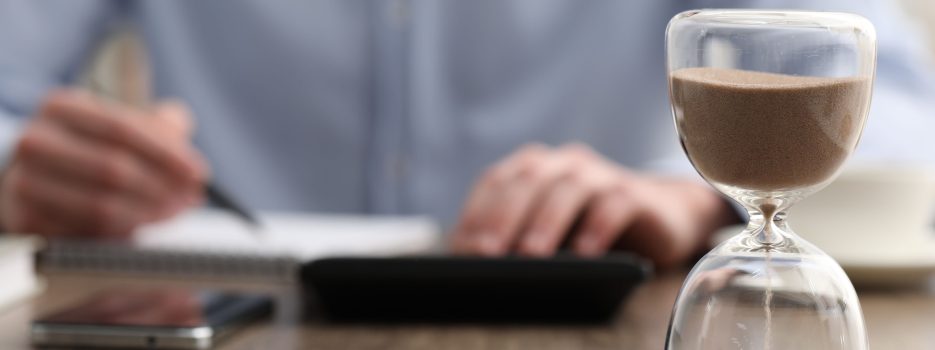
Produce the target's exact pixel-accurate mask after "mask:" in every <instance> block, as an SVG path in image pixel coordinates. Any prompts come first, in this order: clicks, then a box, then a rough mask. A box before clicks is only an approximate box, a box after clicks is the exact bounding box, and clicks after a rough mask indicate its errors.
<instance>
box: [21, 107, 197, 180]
mask: <svg viewBox="0 0 935 350" xmlns="http://www.w3.org/2000/svg"><path fill="white" fill-rule="evenodd" d="M40 115H41V116H42V117H43V118H48V119H51V120H53V121H55V122H59V123H62V124H63V125H65V126H67V127H69V128H71V129H72V130H75V131H77V132H79V133H81V134H83V135H85V136H87V137H90V138H92V139H98V140H105V141H107V142H112V143H115V144H118V145H120V146H122V147H126V148H127V149H130V150H133V152H134V153H138V154H139V155H141V156H142V157H144V159H146V160H147V161H149V162H152V163H153V164H154V165H155V168H156V169H159V170H160V171H163V172H166V173H168V174H170V175H172V176H174V177H176V178H177V179H179V180H180V181H183V182H200V181H201V180H202V179H203V178H204V169H203V164H197V163H196V162H195V161H194V160H193V159H192V158H191V156H190V154H188V153H187V152H186V151H187V150H185V149H184V148H182V147H167V146H165V144H164V140H163V141H160V140H158V139H157V138H156V137H154V135H152V132H147V130H143V129H142V128H141V127H140V124H141V123H139V119H140V118H144V117H145V116H143V115H141V114H140V113H139V112H136V111H133V110H131V109H127V108H121V107H118V106H114V105H107V104H103V103H100V102H98V101H96V100H95V99H94V98H93V97H91V96H89V95H87V94H84V93H79V92H57V93H53V94H52V96H51V97H49V98H48V99H47V100H46V101H45V103H44V105H43V107H42V110H41V112H40ZM134 119H137V120H136V121H134Z"/></svg>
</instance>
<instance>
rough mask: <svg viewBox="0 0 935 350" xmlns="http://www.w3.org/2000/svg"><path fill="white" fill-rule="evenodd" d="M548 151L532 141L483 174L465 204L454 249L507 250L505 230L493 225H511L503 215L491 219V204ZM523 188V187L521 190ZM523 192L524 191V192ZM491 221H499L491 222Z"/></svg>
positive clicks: (499, 252) (478, 250)
mask: <svg viewBox="0 0 935 350" xmlns="http://www.w3.org/2000/svg"><path fill="white" fill-rule="evenodd" d="M547 153H548V149H547V148H546V147H545V146H542V145H529V146H525V147H523V148H522V149H521V150H519V151H517V152H515V153H514V154H512V155H510V156H508V157H507V158H505V159H504V160H502V161H500V162H498V163H497V165H495V166H493V167H491V168H490V169H488V170H487V171H486V172H485V173H484V175H483V176H481V177H480V179H479V180H478V182H477V184H476V185H475V186H474V189H473V190H472V191H471V194H470V196H469V198H468V200H467V202H466V204H465V207H464V210H463V211H462V215H461V218H460V219H459V222H458V224H457V226H456V230H455V234H454V235H455V239H454V240H453V243H454V246H453V248H454V250H455V251H456V252H461V253H474V254H484V255H498V254H503V253H505V248H504V244H502V243H500V242H502V241H504V238H502V237H501V235H502V234H503V233H502V232H497V231H492V227H493V226H498V227H499V226H508V225H509V223H508V222H504V221H505V220H503V219H501V217H500V216H499V215H494V216H496V217H495V218H493V219H491V214H493V213H492V212H491V211H489V208H491V207H492V206H495V205H496V204H497V202H498V200H499V197H500V194H501V193H503V191H506V190H508V189H509V188H510V186H511V184H512V183H513V179H514V178H515V177H516V176H517V174H518V173H519V172H521V171H522V170H523V169H526V168H529V167H531V166H532V164H534V163H536V162H539V161H540V160H541V159H542V158H544V157H545V156H546V155H547ZM520 192H522V190H520ZM520 195H522V193H520ZM491 221H496V222H498V223H497V224H494V225H491Z"/></svg>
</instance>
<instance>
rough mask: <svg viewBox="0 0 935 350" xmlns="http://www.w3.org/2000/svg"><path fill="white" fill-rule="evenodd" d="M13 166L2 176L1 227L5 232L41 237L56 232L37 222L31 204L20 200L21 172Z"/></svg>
mask: <svg viewBox="0 0 935 350" xmlns="http://www.w3.org/2000/svg"><path fill="white" fill-rule="evenodd" d="M17 168H18V167H16V166H13V167H11V168H10V169H8V170H7V171H6V173H5V174H4V176H3V178H2V179H3V185H2V186H3V187H2V192H0V196H2V202H0V206H2V207H0V209H2V211H3V225H4V228H5V229H6V230H7V231H12V232H19V233H35V234H40V235H43V236H51V235H52V234H53V233H54V232H58V230H55V229H51V228H50V227H49V226H48V225H44V224H43V222H42V221H41V220H38V217H37V216H36V215H33V214H32V212H33V211H34V209H33V208H32V207H31V204H30V203H28V202H26V201H24V200H22V199H21V197H22V196H21V193H20V189H19V186H17V185H18V184H19V183H20V181H21V180H20V178H21V177H22V175H21V171H20V170H19V169H17Z"/></svg>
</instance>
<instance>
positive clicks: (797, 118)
mask: <svg viewBox="0 0 935 350" xmlns="http://www.w3.org/2000/svg"><path fill="white" fill-rule="evenodd" d="M671 79H672V104H673V106H674V107H675V114H676V124H677V126H678V128H679V133H680V134H681V138H682V145H683V147H685V151H686V153H688V157H689V159H691V161H692V163H693V164H694V165H695V168H696V169H698V171H699V172H700V173H701V174H702V175H703V176H704V177H706V178H707V179H709V180H711V181H715V182H718V183H721V184H725V185H731V186H736V187H739V188H742V189H748V190H761V191H775V190H783V189H792V188H800V187H805V186H810V185H815V184H818V183H821V182H823V181H825V180H827V179H828V178H830V177H831V176H832V175H834V173H835V171H837V169H838V167H840V166H841V164H842V163H843V162H844V160H845V159H846V158H847V156H848V155H849V154H850V153H851V152H852V151H853V150H854V147H855V146H856V144H857V139H858V138H859V137H860V132H861V129H862V126H863V123H864V120H865V117H866V109H867V107H868V103H866V100H867V97H868V94H869V93H870V80H869V79H867V78H856V77H855V78H820V77H799V76H792V75H782V74H770V73H760V72H753V71H743V70H733V69H720V68H685V69H679V70H676V71H674V72H672V75H671Z"/></svg>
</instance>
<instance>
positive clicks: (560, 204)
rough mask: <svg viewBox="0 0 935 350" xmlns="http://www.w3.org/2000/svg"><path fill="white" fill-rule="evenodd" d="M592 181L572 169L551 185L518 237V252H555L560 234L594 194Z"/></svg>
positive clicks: (559, 240) (540, 253)
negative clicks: (524, 229)
mask: <svg viewBox="0 0 935 350" xmlns="http://www.w3.org/2000/svg"><path fill="white" fill-rule="evenodd" d="M595 186H596V184H595V183H593V182H591V180H589V179H587V178H586V175H584V174H582V172H573V173H570V174H568V175H567V176H565V177H563V179H561V180H559V181H558V182H556V183H555V184H554V185H552V186H551V189H550V190H549V191H548V192H547V194H546V195H545V197H544V199H543V201H542V202H541V203H540V204H539V205H538V207H537V208H536V209H535V213H534V214H532V215H533V216H532V220H531V221H530V224H529V229H528V230H527V231H526V232H525V233H524V234H523V235H522V237H520V238H519V242H518V245H517V249H518V251H519V253H520V254H524V255H533V256H545V255H550V254H553V253H554V252H555V250H556V249H557V248H558V245H559V243H560V242H561V240H562V237H563V236H564V235H565V233H566V232H568V230H569V229H570V228H571V225H572V223H573V222H574V220H575V217H577V215H578V213H580V212H581V210H582V208H583V207H584V206H585V204H586V203H587V201H588V199H589V198H590V197H591V196H592V195H593V194H594V192H595V190H596V187H595Z"/></svg>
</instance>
